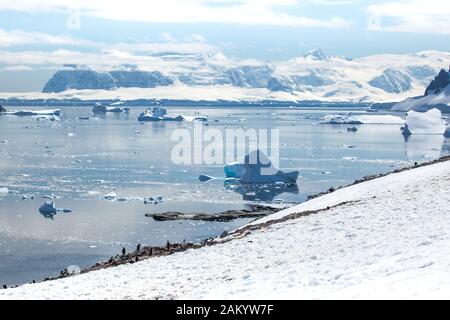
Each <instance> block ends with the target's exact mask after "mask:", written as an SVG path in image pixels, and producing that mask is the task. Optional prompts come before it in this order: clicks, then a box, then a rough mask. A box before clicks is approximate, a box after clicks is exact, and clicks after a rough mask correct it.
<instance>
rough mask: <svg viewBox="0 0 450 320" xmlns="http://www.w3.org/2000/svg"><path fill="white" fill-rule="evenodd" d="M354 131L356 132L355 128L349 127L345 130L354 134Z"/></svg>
mask: <svg viewBox="0 0 450 320" xmlns="http://www.w3.org/2000/svg"><path fill="white" fill-rule="evenodd" d="M356 131H358V128H357V127H349V128H347V132H356Z"/></svg>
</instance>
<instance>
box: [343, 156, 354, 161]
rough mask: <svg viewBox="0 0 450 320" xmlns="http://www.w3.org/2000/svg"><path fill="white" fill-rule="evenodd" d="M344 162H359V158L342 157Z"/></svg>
mask: <svg viewBox="0 0 450 320" xmlns="http://www.w3.org/2000/svg"><path fill="white" fill-rule="evenodd" d="M342 160H345V161H356V160H358V157H342Z"/></svg>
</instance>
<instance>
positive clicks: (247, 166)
mask: <svg viewBox="0 0 450 320" xmlns="http://www.w3.org/2000/svg"><path fill="white" fill-rule="evenodd" d="M224 172H225V175H226V176H227V178H234V179H239V181H240V182H242V183H275V182H284V183H296V181H297V179H298V176H299V174H300V172H299V171H292V172H283V171H280V170H279V169H277V168H276V167H275V166H274V165H273V164H272V162H271V161H270V159H269V158H268V157H267V156H266V155H265V154H264V153H263V152H262V151H260V150H257V151H253V152H251V153H250V154H248V155H247V156H246V157H245V159H244V163H242V164H239V163H232V164H230V165H226V166H225V167H224Z"/></svg>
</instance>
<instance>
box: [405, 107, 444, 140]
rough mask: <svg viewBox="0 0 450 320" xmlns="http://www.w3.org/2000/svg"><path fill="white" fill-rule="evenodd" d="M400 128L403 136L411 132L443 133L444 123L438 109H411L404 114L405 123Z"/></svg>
mask: <svg viewBox="0 0 450 320" xmlns="http://www.w3.org/2000/svg"><path fill="white" fill-rule="evenodd" d="M401 130H402V133H403V135H404V136H410V135H412V134H436V135H443V134H445V131H446V124H445V122H444V119H442V113H441V111H440V110H439V109H431V110H429V111H427V112H416V111H413V110H411V111H408V113H407V114H406V124H405V126H404V127H402V128H401Z"/></svg>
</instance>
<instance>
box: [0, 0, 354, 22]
mask: <svg viewBox="0 0 450 320" xmlns="http://www.w3.org/2000/svg"><path fill="white" fill-rule="evenodd" d="M316 1H317V0H316ZM319 1H320V2H322V3H328V2H329V1H327V0H319ZM301 3H302V1H296V0H237V1H224V0H147V1H144V0H128V1H122V0H77V1H71V2H69V1H66V0H16V1H14V2H13V1H11V0H0V10H19V11H29V12H39V11H40V12H42V11H49V12H60V13H65V14H67V13H68V12H70V14H71V15H73V12H74V11H76V10H79V11H80V12H81V14H82V15H89V16H94V17H97V18H104V19H110V20H122V21H142V22H157V23H238V24H252V25H255V24H256V25H274V26H292V27H325V28H346V27H349V26H350V25H351V23H350V22H349V21H347V20H344V19H342V18H339V17H332V18H329V19H313V18H308V17H304V16H299V15H295V14H292V13H287V12H286V9H291V8H295V7H297V6H299V5H300V4H301ZM291 11H292V10H291Z"/></svg>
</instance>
